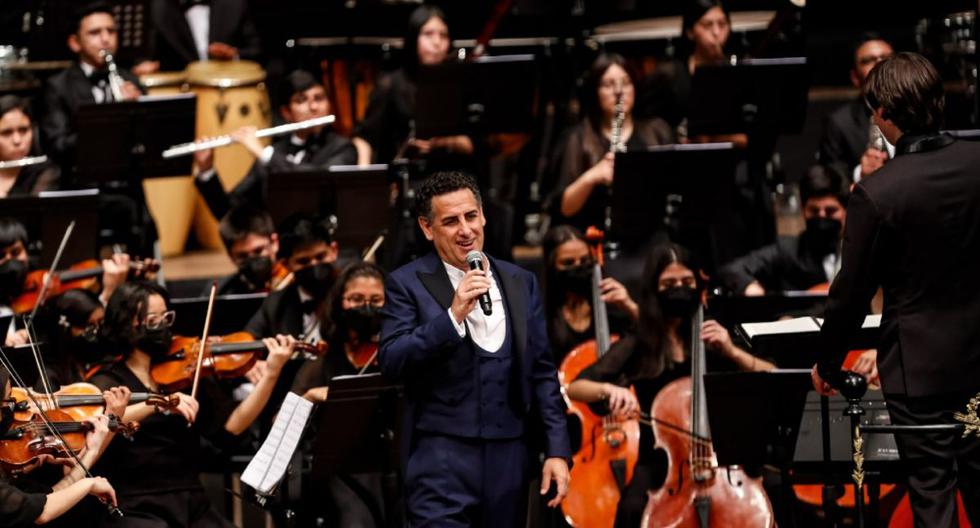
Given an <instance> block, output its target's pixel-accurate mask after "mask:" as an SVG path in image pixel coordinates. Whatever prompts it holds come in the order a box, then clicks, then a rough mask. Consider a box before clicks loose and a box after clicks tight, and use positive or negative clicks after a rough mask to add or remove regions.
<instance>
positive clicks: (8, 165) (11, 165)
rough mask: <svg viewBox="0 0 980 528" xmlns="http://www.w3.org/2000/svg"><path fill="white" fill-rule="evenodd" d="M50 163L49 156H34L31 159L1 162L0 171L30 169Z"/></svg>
mask: <svg viewBox="0 0 980 528" xmlns="http://www.w3.org/2000/svg"><path fill="white" fill-rule="evenodd" d="M45 161H48V157H47V156H33V157H30V158H20V159H15V160H10V161H0V170H5V169H16V168H18V167H29V166H31V165H37V164H39V163H44V162H45Z"/></svg>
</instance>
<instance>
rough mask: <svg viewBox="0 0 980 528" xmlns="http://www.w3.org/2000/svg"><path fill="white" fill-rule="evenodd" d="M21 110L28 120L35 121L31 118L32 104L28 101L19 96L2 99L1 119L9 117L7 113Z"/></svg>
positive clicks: (0, 101) (0, 104)
mask: <svg viewBox="0 0 980 528" xmlns="http://www.w3.org/2000/svg"><path fill="white" fill-rule="evenodd" d="M13 110H20V111H21V112H22V113H23V114H24V115H26V116H27V118H28V119H30V120H32V121H33V120H34V118H33V117H32V116H31V104H30V102H28V100H27V99H24V98H23V97H20V96H17V95H4V96H3V97H0V117H3V116H5V115H7V112H10V111H13Z"/></svg>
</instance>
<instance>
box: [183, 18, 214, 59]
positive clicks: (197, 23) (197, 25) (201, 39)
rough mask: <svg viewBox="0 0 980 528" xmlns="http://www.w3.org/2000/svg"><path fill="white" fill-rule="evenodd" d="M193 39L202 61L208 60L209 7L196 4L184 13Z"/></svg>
mask: <svg viewBox="0 0 980 528" xmlns="http://www.w3.org/2000/svg"><path fill="white" fill-rule="evenodd" d="M184 18H185V19H187V25H188V26H189V27H190V28H191V36H192V37H194V48H195V49H197V56H198V58H200V59H201V60H202V61H206V60H208V37H209V35H208V33H210V31H211V6H207V5H202V4H198V5H196V6H194V7H191V8H190V9H188V10H187V11H185V12H184Z"/></svg>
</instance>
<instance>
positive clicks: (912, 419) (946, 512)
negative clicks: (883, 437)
mask: <svg viewBox="0 0 980 528" xmlns="http://www.w3.org/2000/svg"><path fill="white" fill-rule="evenodd" d="M972 396H974V394H969V393H956V394H945V395H941V396H928V397H921V398H909V397H905V396H896V395H885V401H886V402H887V404H888V413H889V415H891V423H892V424H894V425H928V424H941V423H955V420H954V418H953V413H954V412H963V411H964V410H965V409H966V404H967V402H968V401H969V399H970V397H972ZM895 442H896V444H897V445H898V452H899V454H900V455H901V457H902V460H903V462H905V463H906V464H907V465H908V468H909V481H908V484H909V500H910V501H911V504H912V514H913V516H914V518H915V526H917V527H929V528H938V527H947V526H953V527H955V526H958V521H957V513H956V491H957V490H959V492H960V494H962V495H963V503H964V504H965V505H966V514H967V517H968V518H969V519H970V523H971V524H972V525H973V526H980V438H977V437H976V436H970V437H967V438H961V435H960V434H959V433H935V434H926V435H921V434H899V435H895Z"/></svg>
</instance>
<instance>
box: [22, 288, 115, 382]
mask: <svg viewBox="0 0 980 528" xmlns="http://www.w3.org/2000/svg"><path fill="white" fill-rule="evenodd" d="M40 318H41V320H42V321H43V322H44V324H43V326H42V328H43V330H39V333H40V335H42V336H43V339H44V341H45V342H46V343H47V345H48V347H49V350H51V351H52V354H50V361H49V362H48V364H47V365H46V367H47V378H48V381H49V382H50V383H51V387H52V388H53V389H57V388H58V387H61V386H64V385H71V384H72V383H79V382H84V381H86V374H87V373H88V371H89V369H90V368H92V367H93V366H95V365H98V364H100V363H101V362H102V360H103V359H104V357H105V349H104V347H103V345H102V342H101V339H100V335H99V334H100V330H101V328H102V319H103V318H105V307H104V305H103V304H102V302H101V300H100V298H99V296H98V295H96V294H95V293H94V292H91V291H89V290H83V289H76V290H68V291H66V292H64V293H62V294H61V295H58V296H57V297H55V298H53V299H51V300H50V301H49V302H48V303H47V304H46V305H45V310H44V311H42V312H41V314H40ZM38 388H39V387H38Z"/></svg>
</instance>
